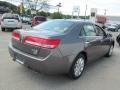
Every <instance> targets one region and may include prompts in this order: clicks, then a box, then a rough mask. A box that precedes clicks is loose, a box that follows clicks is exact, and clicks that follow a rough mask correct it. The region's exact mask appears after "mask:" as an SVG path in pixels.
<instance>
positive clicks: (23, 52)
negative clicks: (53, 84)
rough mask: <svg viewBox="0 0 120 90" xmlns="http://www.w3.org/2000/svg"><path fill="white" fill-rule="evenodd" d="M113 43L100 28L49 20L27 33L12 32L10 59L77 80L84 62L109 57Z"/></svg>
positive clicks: (76, 22)
mask: <svg viewBox="0 0 120 90" xmlns="http://www.w3.org/2000/svg"><path fill="white" fill-rule="evenodd" d="M113 48H114V40H113V38H112V35H111V34H107V33H106V32H105V31H104V30H103V29H102V28H101V27H99V26H97V25H95V24H93V23H90V22H85V21H76V20H50V21H46V22H44V23H42V24H39V25H37V26H35V27H33V28H32V29H31V30H16V31H14V32H13V33H12V41H11V43H10V44H9V52H10V55H11V56H12V58H13V60H14V61H16V62H18V63H20V64H23V65H25V66H28V67H30V68H32V69H34V70H37V71H40V72H42V73H46V74H68V75H69V76H70V77H71V78H73V79H77V78H79V77H80V76H81V75H82V73H83V71H84V68H85V66H86V64H87V62H88V61H91V60H95V59H98V58H100V57H102V56H108V57H109V56H111V55H112V52H113Z"/></svg>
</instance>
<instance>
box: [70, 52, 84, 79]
mask: <svg viewBox="0 0 120 90" xmlns="http://www.w3.org/2000/svg"><path fill="white" fill-rule="evenodd" d="M84 67H85V56H84V55H82V54H80V55H79V56H78V57H77V58H76V59H75V61H74V62H73V64H72V67H71V70H70V72H69V76H70V78H72V79H78V78H79V77H80V76H81V75H82V73H83V71H84Z"/></svg>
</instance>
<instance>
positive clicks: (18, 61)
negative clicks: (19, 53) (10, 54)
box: [15, 59, 24, 65]
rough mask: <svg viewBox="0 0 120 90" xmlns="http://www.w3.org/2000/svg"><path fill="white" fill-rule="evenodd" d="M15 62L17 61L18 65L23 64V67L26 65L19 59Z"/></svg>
mask: <svg viewBox="0 0 120 90" xmlns="http://www.w3.org/2000/svg"><path fill="white" fill-rule="evenodd" d="M15 61H16V62H17V63H19V64H22V65H23V64H24V62H23V61H21V60H19V59H16V60H15Z"/></svg>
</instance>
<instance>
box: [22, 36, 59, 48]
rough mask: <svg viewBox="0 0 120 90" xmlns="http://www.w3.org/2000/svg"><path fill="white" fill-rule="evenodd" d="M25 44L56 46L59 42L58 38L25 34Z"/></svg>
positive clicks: (44, 46) (45, 46) (46, 46)
mask: <svg viewBox="0 0 120 90" xmlns="http://www.w3.org/2000/svg"><path fill="white" fill-rule="evenodd" d="M24 43H25V44H30V45H34V46H40V47H43V48H50V49H53V48H56V47H57V46H58V45H59V44H60V40H59V39H44V38H38V37H32V36H27V37H25V42H24Z"/></svg>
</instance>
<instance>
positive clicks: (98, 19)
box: [96, 15, 107, 29]
mask: <svg viewBox="0 0 120 90" xmlns="http://www.w3.org/2000/svg"><path fill="white" fill-rule="evenodd" d="M106 22H107V17H106V16H100V15H97V16H96V23H98V24H99V26H101V27H102V28H103V29H105V23H106Z"/></svg>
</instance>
